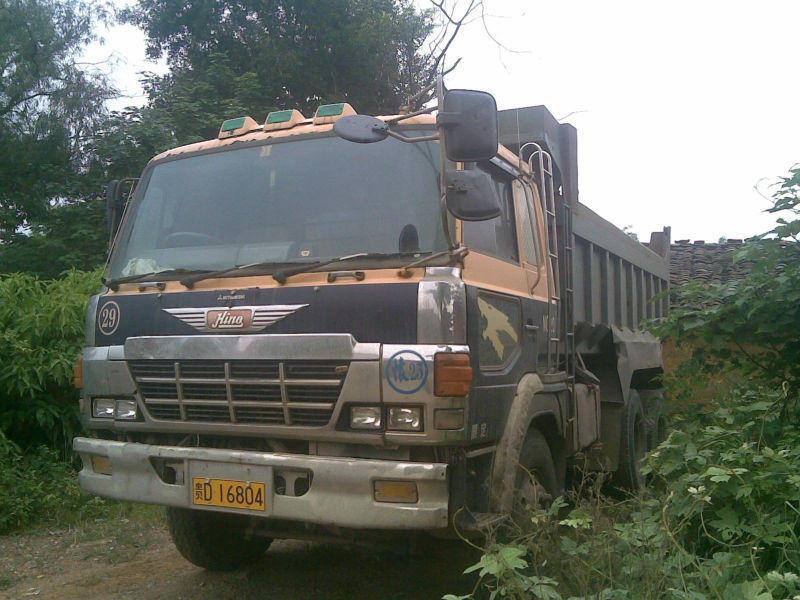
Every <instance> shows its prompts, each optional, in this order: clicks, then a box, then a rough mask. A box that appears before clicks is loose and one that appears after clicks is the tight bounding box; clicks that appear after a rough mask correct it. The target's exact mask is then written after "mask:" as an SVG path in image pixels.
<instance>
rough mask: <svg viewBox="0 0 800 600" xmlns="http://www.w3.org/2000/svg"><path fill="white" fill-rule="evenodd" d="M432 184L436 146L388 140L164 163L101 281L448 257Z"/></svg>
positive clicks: (320, 141)
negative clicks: (342, 260) (365, 258)
mask: <svg viewBox="0 0 800 600" xmlns="http://www.w3.org/2000/svg"><path fill="white" fill-rule="evenodd" d="M413 135H418V132H415V133H414V134H413ZM438 177H439V148H438V144H437V143H436V142H423V143H415V144H409V143H405V142H401V141H399V140H395V139H392V138H388V139H386V140H384V141H383V142H380V143H376V144H355V143H352V142H347V141H345V140H342V139H340V138H338V137H324V138H316V139H305V140H299V141H292V142H281V143H272V144H268V145H261V146H253V147H249V148H240V149H226V150H224V151H219V152H214V153H210V154H205V155H196V156H190V157H188V158H183V159H179V160H173V161H170V162H166V163H162V164H159V165H157V166H155V167H154V168H153V169H152V171H151V172H150V174H149V177H147V176H146V181H145V185H146V188H145V190H144V195H143V196H142V195H137V196H138V197H137V200H136V201H135V202H136V203H135V205H134V206H131V211H132V212H131V214H130V215H128V218H127V219H126V223H125V225H124V228H123V231H121V232H120V236H119V240H118V247H117V249H116V251H115V254H114V257H113V258H112V261H111V266H110V273H109V276H110V277H112V278H116V277H125V276H131V275H137V274H143V273H150V272H153V271H162V270H167V269H208V270H217V269H226V268H230V267H233V266H236V265H243V264H249V263H255V262H263V261H266V262H276V263H281V262H300V261H309V262H311V261H317V260H325V259H328V258H333V257H337V256H343V255H347V254H355V253H360V252H369V253H382V254H395V253H409V254H415V253H416V254H420V255H422V254H423V253H429V252H438V251H442V250H446V243H445V240H444V233H443V231H442V226H441V212H440V207H439V182H438ZM399 260H400V261H401V262H402V260H404V258H403V257H400V258H399Z"/></svg>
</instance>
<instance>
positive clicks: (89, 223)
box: [0, 199, 108, 279]
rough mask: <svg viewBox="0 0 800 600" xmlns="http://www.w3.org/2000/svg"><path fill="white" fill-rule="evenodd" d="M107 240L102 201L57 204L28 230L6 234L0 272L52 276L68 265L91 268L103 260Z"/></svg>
mask: <svg viewBox="0 0 800 600" xmlns="http://www.w3.org/2000/svg"><path fill="white" fill-rule="evenodd" d="M107 244H108V232H107V230H106V207H105V202H104V201H102V200H100V199H95V200H88V201H85V202H76V203H70V204H64V205H61V206H56V207H53V208H52V209H50V210H49V211H48V212H47V214H45V215H44V216H43V217H42V218H41V219H40V220H38V221H37V222H35V223H32V224H31V226H30V228H29V232H28V233H21V232H16V233H14V234H12V235H10V236H8V240H7V242H6V244H4V245H3V247H2V250H0V273H3V272H6V273H23V272H24V273H28V274H31V275H35V276H37V277H40V278H44V279H54V278H57V277H58V276H59V275H61V274H62V273H64V272H66V271H69V270H70V269H79V270H82V271H92V270H94V269H97V268H98V267H100V266H102V265H103V264H104V263H105V259H106V246H107Z"/></svg>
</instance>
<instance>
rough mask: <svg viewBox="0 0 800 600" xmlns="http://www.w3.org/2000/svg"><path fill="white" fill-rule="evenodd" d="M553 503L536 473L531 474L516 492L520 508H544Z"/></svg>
mask: <svg viewBox="0 0 800 600" xmlns="http://www.w3.org/2000/svg"><path fill="white" fill-rule="evenodd" d="M552 501H553V495H552V494H551V493H550V492H548V491H547V489H546V488H545V487H544V485H543V484H542V482H541V481H539V478H538V477H537V476H536V473H531V474H530V476H529V477H527V478H525V482H524V483H523V484H522V485H521V486H520V488H519V490H518V491H517V502H518V503H519V505H520V507H521V508H526V509H527V508H534V509H537V508H544V507H546V506H547V505H548V504H549V503H550V502H552Z"/></svg>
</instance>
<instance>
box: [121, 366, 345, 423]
mask: <svg viewBox="0 0 800 600" xmlns="http://www.w3.org/2000/svg"><path fill="white" fill-rule="evenodd" d="M348 364H349V363H347V362H343V361H275V360H232V361H216V360H181V361H171V360H132V361H128V366H129V367H130V370H131V374H132V375H133V377H134V379H135V380H136V386H137V388H138V390H139V393H140V394H141V396H142V399H143V400H144V404H145V407H146V408H147V411H148V412H149V413H150V416H151V417H152V418H153V419H159V420H165V421H192V422H204V423H249V424H259V425H294V426H306V427H322V426H324V425H327V424H328V423H329V422H330V420H331V416H332V415H333V409H334V406H335V405H336V401H337V400H338V398H339V392H340V391H341V388H342V382H343V381H344V378H345V375H346V374H347V367H348Z"/></svg>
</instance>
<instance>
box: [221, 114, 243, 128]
mask: <svg viewBox="0 0 800 600" xmlns="http://www.w3.org/2000/svg"><path fill="white" fill-rule="evenodd" d="M246 119H247V117H239V118H238V119H228V120H227V121H223V122H222V127H221V128H220V131H234V130H236V129H241V128H242V127H244V122H245V120H246Z"/></svg>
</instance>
